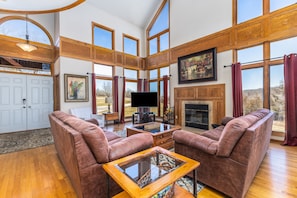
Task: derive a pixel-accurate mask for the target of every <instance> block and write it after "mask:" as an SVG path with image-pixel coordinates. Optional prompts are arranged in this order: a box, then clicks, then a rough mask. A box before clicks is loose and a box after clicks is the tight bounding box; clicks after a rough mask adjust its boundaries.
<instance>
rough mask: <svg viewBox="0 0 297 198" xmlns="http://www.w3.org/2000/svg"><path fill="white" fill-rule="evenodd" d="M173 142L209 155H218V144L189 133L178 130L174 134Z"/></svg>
mask: <svg viewBox="0 0 297 198" xmlns="http://www.w3.org/2000/svg"><path fill="white" fill-rule="evenodd" d="M173 140H174V141H175V142H177V143H181V144H184V145H186V146H189V147H193V148H196V149H199V150H201V151H203V152H205V153H208V154H212V155H213V154H216V152H217V148H218V142H217V141H215V140H212V139H210V138H208V137H204V136H201V135H198V134H195V133H192V132H189V131H184V130H177V131H175V132H173Z"/></svg>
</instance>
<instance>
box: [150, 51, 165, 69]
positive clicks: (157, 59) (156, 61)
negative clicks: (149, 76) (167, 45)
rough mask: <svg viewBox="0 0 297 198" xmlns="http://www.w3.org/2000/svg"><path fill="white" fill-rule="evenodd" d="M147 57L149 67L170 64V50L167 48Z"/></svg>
mask: <svg viewBox="0 0 297 198" xmlns="http://www.w3.org/2000/svg"><path fill="white" fill-rule="evenodd" d="M146 59H147V65H149V69H153V68H158V67H162V66H166V65H169V64H170V51H169V50H166V51H163V52H160V53H158V54H155V55H152V56H148V57H147V58H146Z"/></svg>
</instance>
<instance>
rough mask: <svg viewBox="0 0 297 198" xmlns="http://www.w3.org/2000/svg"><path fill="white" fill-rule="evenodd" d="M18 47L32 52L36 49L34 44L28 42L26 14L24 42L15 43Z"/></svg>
mask: <svg viewBox="0 0 297 198" xmlns="http://www.w3.org/2000/svg"><path fill="white" fill-rule="evenodd" d="M16 45H17V46H18V47H19V48H21V49H22V50H24V51H25V52H32V51H34V50H37V47H36V46H35V45H32V44H30V43H29V33H28V15H26V42H25V43H17V44H16Z"/></svg>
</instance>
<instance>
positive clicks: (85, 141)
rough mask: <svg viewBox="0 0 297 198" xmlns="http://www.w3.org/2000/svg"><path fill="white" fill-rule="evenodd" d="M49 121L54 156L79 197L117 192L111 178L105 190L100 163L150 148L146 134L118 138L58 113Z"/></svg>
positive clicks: (103, 195)
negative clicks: (56, 154)
mask: <svg viewBox="0 0 297 198" xmlns="http://www.w3.org/2000/svg"><path fill="white" fill-rule="evenodd" d="M49 119H50V124H51V131H52V134H53V137H54V141H55V147H56V150H57V153H58V156H59V158H60V161H61V162H62V164H63V166H64V168H65V170H66V172H67V174H68V176H69V178H70V180H71V183H72V185H73V187H74V189H75V191H76V193H77V195H78V197H79V198H82V197H84V198H94V197H98V198H101V197H107V195H108V193H109V195H111V196H112V195H115V194H116V193H118V192H120V191H121V188H120V187H119V186H118V185H117V184H116V183H115V182H114V181H113V180H111V179H110V180H109V181H110V183H109V185H110V186H109V189H110V191H109V192H108V191H107V189H108V185H107V181H108V180H107V175H106V173H105V172H104V170H103V168H102V164H104V163H106V162H109V161H112V160H115V159H118V158H121V157H124V156H127V155H130V154H132V153H136V152H138V151H141V150H144V149H147V148H149V147H151V146H152V145H153V139H152V136H151V135H149V134H146V133H142V134H137V135H133V136H130V137H127V138H122V137H119V136H118V135H116V134H115V133H113V132H108V131H103V130H102V129H101V128H100V127H98V126H97V125H95V124H93V123H91V122H87V121H84V120H82V119H79V118H77V117H75V116H72V115H69V114H67V113H64V112H61V111H55V112H53V113H51V114H50V115H49ZM91 121H92V122H94V120H91ZM95 121H96V120H95Z"/></svg>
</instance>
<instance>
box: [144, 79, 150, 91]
mask: <svg viewBox="0 0 297 198" xmlns="http://www.w3.org/2000/svg"><path fill="white" fill-rule="evenodd" d="M143 82H144V83H143V84H144V88H143V90H144V91H149V81H148V80H147V79H143Z"/></svg>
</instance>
